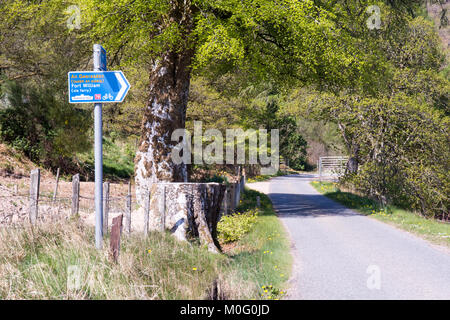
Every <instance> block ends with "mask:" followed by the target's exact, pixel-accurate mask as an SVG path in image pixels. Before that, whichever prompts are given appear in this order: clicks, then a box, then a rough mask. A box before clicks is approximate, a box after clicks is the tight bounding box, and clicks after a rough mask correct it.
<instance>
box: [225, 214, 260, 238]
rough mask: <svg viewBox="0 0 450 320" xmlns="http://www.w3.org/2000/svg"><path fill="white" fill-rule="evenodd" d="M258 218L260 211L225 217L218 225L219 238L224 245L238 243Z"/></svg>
mask: <svg viewBox="0 0 450 320" xmlns="http://www.w3.org/2000/svg"><path fill="white" fill-rule="evenodd" d="M257 217H258V209H249V210H247V211H245V212H236V213H234V214H231V215H226V216H223V217H222V218H221V219H220V221H219V223H218V224H217V237H218V239H219V240H220V241H221V242H222V243H228V242H233V241H237V240H239V239H241V238H242V236H244V235H245V234H246V233H248V232H249V231H250V229H251V227H252V226H253V225H254V224H255V222H256V219H257Z"/></svg>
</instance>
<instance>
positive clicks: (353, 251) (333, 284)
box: [249, 175, 450, 299]
mask: <svg viewBox="0 0 450 320" xmlns="http://www.w3.org/2000/svg"><path fill="white" fill-rule="evenodd" d="M314 178H315V177H314V176H313V175H290V176H284V177H277V178H273V179H272V180H271V181H269V182H259V183H253V184H251V185H249V186H250V187H251V188H254V189H257V190H259V191H261V192H264V193H266V194H268V195H269V197H270V198H271V200H272V202H273V204H274V207H275V209H276V210H277V213H278V216H279V218H280V219H281V221H282V222H283V224H284V226H285V228H286V229H287V230H288V232H289V234H290V237H291V241H292V247H293V255H294V260H295V263H294V268H293V277H292V279H291V283H292V287H291V290H290V298H291V299H450V250H448V249H446V248H442V247H438V246H434V245H432V244H430V243H429V242H427V241H425V240H423V239H420V238H418V237H417V236H414V235H412V234H410V233H407V232H405V231H402V230H399V229H397V228H395V227H393V226H390V225H388V224H385V223H382V222H379V221H377V220H375V219H373V218H369V217H365V216H362V215H359V214H357V213H356V212H354V211H352V210H350V209H347V208H345V207H343V206H341V205H339V204H338V203H336V202H334V201H332V200H330V199H328V198H327V197H325V196H323V195H321V194H319V193H318V192H317V191H316V190H315V189H314V188H313V187H312V186H311V185H310V184H309V182H310V181H311V180H315V179H314Z"/></svg>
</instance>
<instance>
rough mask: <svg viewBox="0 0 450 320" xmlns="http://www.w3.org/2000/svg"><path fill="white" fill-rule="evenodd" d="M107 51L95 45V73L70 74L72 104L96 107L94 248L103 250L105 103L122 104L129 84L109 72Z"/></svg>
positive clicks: (120, 75) (117, 72) (115, 72)
mask: <svg viewBox="0 0 450 320" xmlns="http://www.w3.org/2000/svg"><path fill="white" fill-rule="evenodd" d="M106 66H107V62H106V50H105V49H104V48H103V47H102V46H101V45H99V44H94V71H71V72H69V73H68V84H69V102H70V103H94V139H95V147H94V149H95V150H94V157H95V246H96V248H97V249H101V248H102V246H103V145H102V103H117V102H122V101H123V99H124V98H125V96H126V95H127V93H128V90H129V89H130V84H129V83H128V81H127V79H126V78H125V76H124V75H123V73H122V71H106Z"/></svg>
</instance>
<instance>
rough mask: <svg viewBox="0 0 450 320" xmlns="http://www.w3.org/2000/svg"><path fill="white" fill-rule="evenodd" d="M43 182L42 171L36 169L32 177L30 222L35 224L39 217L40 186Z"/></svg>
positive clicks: (32, 172)
mask: <svg viewBox="0 0 450 320" xmlns="http://www.w3.org/2000/svg"><path fill="white" fill-rule="evenodd" d="M40 182H41V170H40V169H35V170H33V171H31V175H30V222H31V224H35V223H36V220H37V217H38V211H39V207H38V202H39V184H40Z"/></svg>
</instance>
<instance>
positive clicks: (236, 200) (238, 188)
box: [234, 182, 241, 208]
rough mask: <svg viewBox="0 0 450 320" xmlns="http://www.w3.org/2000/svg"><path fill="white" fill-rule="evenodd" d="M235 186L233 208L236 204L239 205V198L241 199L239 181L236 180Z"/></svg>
mask: <svg viewBox="0 0 450 320" xmlns="http://www.w3.org/2000/svg"><path fill="white" fill-rule="evenodd" d="M235 185H236V187H235V190H236V193H235V196H236V199H234V202H235V206H234V207H235V208H237V206H238V205H239V200H241V183H240V182H237V183H236V184H235Z"/></svg>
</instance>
